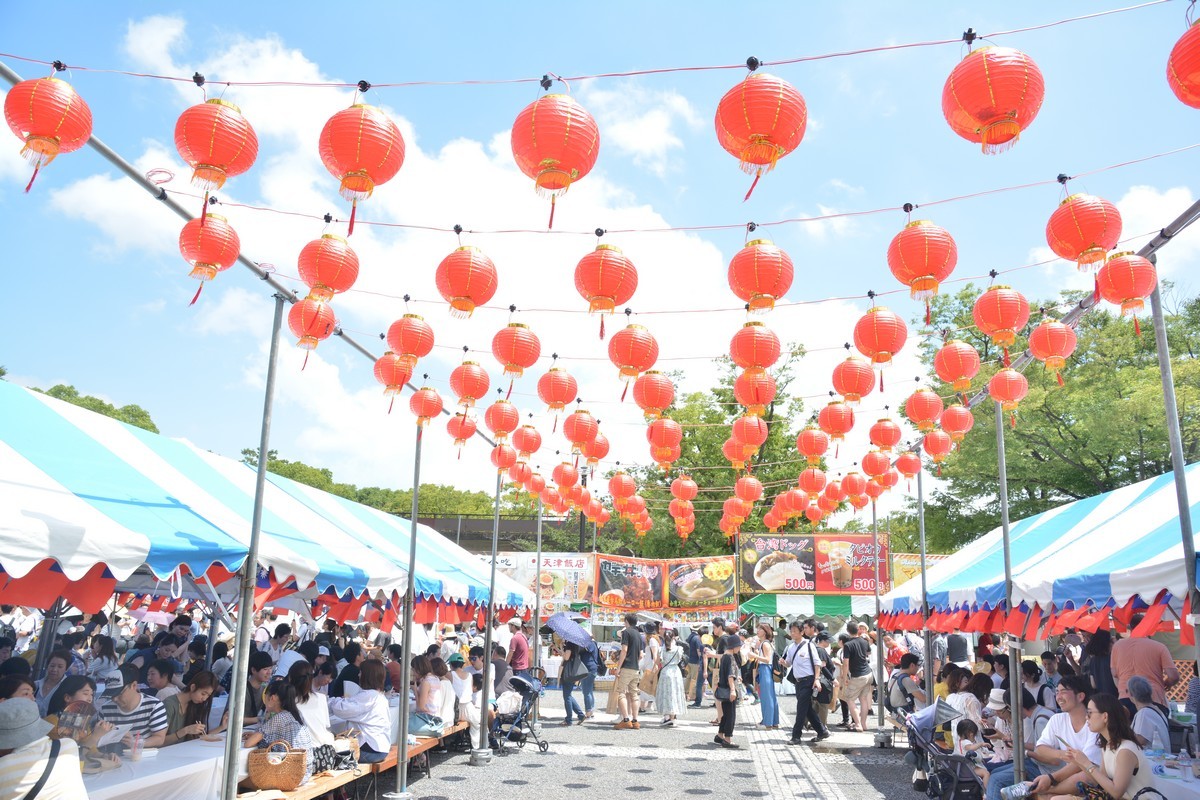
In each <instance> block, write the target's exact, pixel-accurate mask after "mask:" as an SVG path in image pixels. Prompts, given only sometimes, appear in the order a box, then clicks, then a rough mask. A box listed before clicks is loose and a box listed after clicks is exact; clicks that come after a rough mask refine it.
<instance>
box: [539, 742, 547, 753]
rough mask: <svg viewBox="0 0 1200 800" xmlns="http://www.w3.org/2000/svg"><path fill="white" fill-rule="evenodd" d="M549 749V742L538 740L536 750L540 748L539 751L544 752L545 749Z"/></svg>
mask: <svg viewBox="0 0 1200 800" xmlns="http://www.w3.org/2000/svg"><path fill="white" fill-rule="evenodd" d="M549 749H550V743H549V742H538V750H540V751H541V752H543V753H544V752H546V751H547V750H549Z"/></svg>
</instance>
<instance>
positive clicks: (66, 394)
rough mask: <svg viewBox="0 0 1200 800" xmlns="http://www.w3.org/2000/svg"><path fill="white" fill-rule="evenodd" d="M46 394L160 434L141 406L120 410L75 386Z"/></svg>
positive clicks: (1, 373) (63, 386)
mask: <svg viewBox="0 0 1200 800" xmlns="http://www.w3.org/2000/svg"><path fill="white" fill-rule="evenodd" d="M0 376H3V372H0ZM34 391H35V392H40V391H42V390H41V389H34ZM44 394H47V395H49V396H50V397H53V398H55V399H57V400H62V401H64V402H67V403H71V404H72V405H76V406H79V407H80V408H86V409H87V410H88V411H95V412H96V413H97V414H103V415H104V416H106V417H112V418H113V419H118V420H120V421H121V422H127V423H129V424H130V425H133V426H135V427H138V428H142V429H143V430H147V431H150V432H151V433H158V426H157V425H155V424H154V420H152V419H151V418H150V412H148V411H147V410H146V409H144V408H142V407H141V406H137V405H132V404H131V405H127V406H121V407H120V408H118V407H117V406H114V405H113V404H112V403H107V402H105V401H103V400H101V399H100V398H99V397H93V396H92V395H90V394H80V393H79V390H78V389H76V388H75V387H74V386H70V385H68V384H65V383H60V384H58V385H57V386H52V387H51V388H49V389H47V390H46V391H45V392H44Z"/></svg>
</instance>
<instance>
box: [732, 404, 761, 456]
mask: <svg viewBox="0 0 1200 800" xmlns="http://www.w3.org/2000/svg"><path fill="white" fill-rule="evenodd" d="M769 434H770V430H769V429H768V428H767V423H766V422H764V421H763V420H762V419H761V418H760V417H752V416H750V415H748V414H747V415H745V416H741V417H738V418H737V419H735V420H734V421H733V439H734V440H735V441H738V442H741V443H742V453H743V455H745V456H746V457H747V458H749V457H750V456H752V455H754V454H755V453H757V452H758V448H760V447H762V446H763V445H764V444H766V442H767V436H768V435H769Z"/></svg>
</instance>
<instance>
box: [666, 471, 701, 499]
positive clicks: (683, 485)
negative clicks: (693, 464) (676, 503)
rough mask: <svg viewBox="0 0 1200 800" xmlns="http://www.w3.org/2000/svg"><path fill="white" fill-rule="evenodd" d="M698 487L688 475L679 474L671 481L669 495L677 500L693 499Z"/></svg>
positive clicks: (698, 490) (698, 489)
mask: <svg viewBox="0 0 1200 800" xmlns="http://www.w3.org/2000/svg"><path fill="white" fill-rule="evenodd" d="M699 492H700V487H699V486H697V485H696V482H695V481H694V480H692V478H691V476H690V475H680V476H679V477H678V478H676V479H675V480H673V481H671V495H672V496H673V497H675V499H677V500H695V499H696V495H697V494H698V493H699Z"/></svg>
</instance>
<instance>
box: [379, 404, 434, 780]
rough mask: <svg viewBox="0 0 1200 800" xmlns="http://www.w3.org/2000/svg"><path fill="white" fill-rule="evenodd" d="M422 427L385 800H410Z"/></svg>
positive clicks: (419, 429) (422, 429) (422, 428)
mask: <svg viewBox="0 0 1200 800" xmlns="http://www.w3.org/2000/svg"><path fill="white" fill-rule="evenodd" d="M424 438H425V426H424V425H422V424H421V423H420V422H417V444H416V448H415V450H416V452H415V454H414V455H413V493H412V516H411V517H410V519H411V522H410V524H409V536H408V585H407V586H406V587H405V589H404V637H403V640H402V641H401V644H400V685H399V686H393V687H392V691H394V692H395V693H396V694H397V696H398V697H399V698H400V709H399V710H400V713H399V714H397V715H396V791H394V792H387V793H385V794H384V795H383V796H384V798H385V800H411V798H412V796H413V794H412V792H410V791H408V684H409V682H411V681H412V637H413V626H415V625H416V624H417V623H416V622H415V620H414V618H415V617H416V610H417V598H416V588H415V587H416V582H417V581H416V574H417V513H418V509H419V507H420V506H419V499H418V498H419V496H420V493H421V442H422V441H423V440H424Z"/></svg>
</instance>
